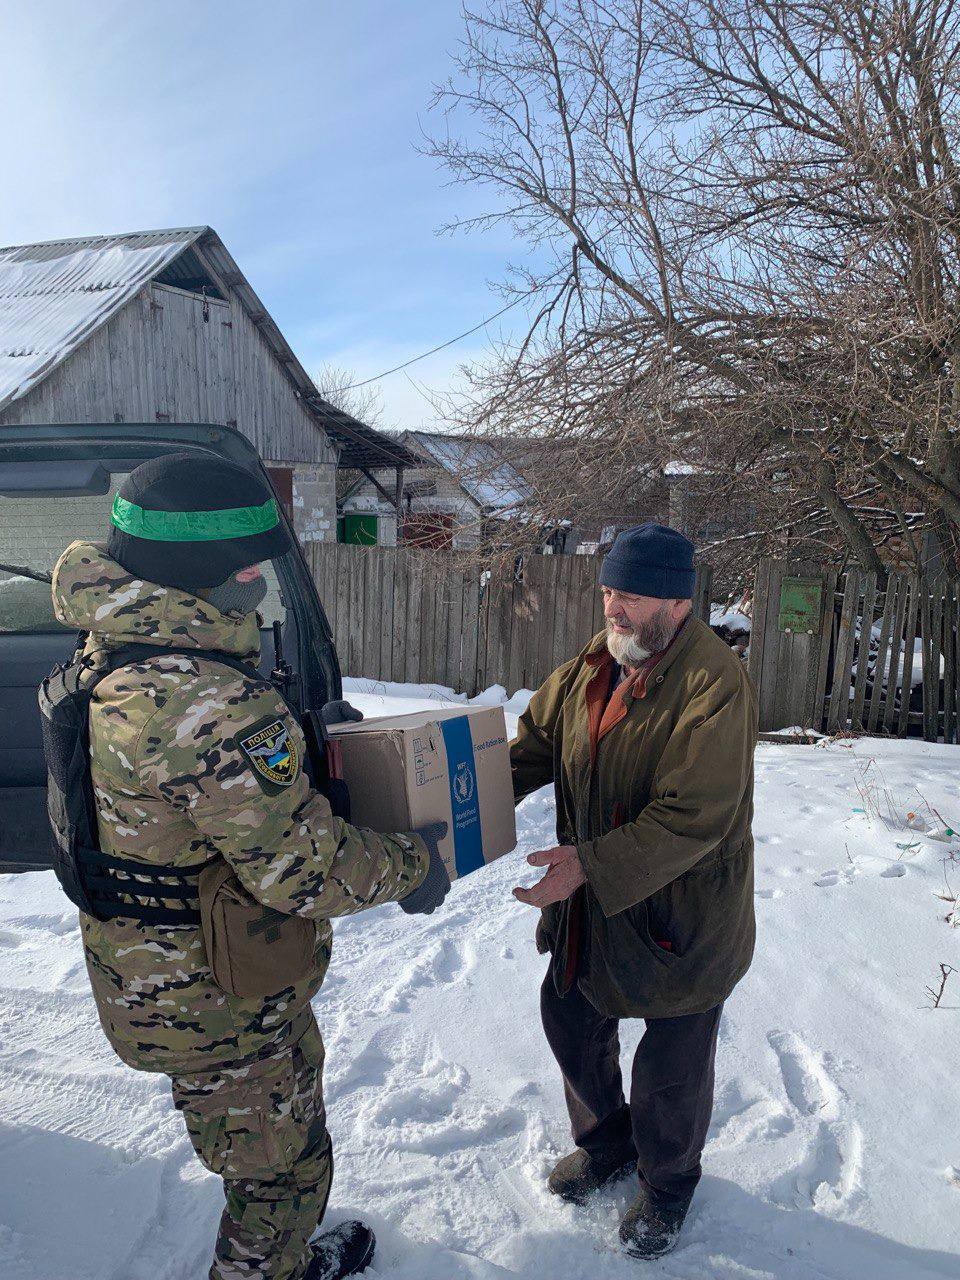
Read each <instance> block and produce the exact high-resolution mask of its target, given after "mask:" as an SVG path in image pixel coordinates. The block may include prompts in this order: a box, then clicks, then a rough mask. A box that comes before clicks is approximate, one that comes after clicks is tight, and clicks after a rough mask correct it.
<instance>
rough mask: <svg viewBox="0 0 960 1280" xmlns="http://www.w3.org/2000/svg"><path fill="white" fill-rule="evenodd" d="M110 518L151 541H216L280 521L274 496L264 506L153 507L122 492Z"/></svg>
mask: <svg viewBox="0 0 960 1280" xmlns="http://www.w3.org/2000/svg"><path fill="white" fill-rule="evenodd" d="M110 519H111V521H112V522H113V524H115V525H116V527H117V528H118V529H122V530H123V532H124V533H129V534H131V535H132V536H133V537H134V538H146V539H148V540H149V541H151V542H214V541H216V540H218V539H220V538H245V537H247V536H249V535H250V534H252V533H267V532H268V531H269V530H270V529H275V528H276V527H277V525H278V524H279V523H280V513H279V511H278V510H277V504H276V502H275V500H274V499H273V498H268V499H267V501H266V502H265V503H264V504H263V505H262V506H260V507H226V508H224V509H222V510H220V511H149V510H147V508H145V507H138V506H137V504H136V503H135V502H128V501H127V500H126V498H121V497H120V495H119V493H118V494H117V496H116V497H115V498H114V500H113V510H112V511H111V513H110Z"/></svg>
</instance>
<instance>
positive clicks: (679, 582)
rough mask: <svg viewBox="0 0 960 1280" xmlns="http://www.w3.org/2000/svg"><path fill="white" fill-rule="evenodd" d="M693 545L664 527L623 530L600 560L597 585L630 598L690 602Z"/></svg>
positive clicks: (674, 531)
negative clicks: (642, 597) (598, 582)
mask: <svg viewBox="0 0 960 1280" xmlns="http://www.w3.org/2000/svg"><path fill="white" fill-rule="evenodd" d="M696 576H697V575H696V570H695V569H694V567H693V543H692V542H691V541H690V539H689V538H685V537H684V536H683V534H682V533H677V531H676V529H668V528H667V526H666V525H663V524H653V523H648V524H640V525H637V527H636V528H635V529H625V530H624V531H623V533H619V534H617V537H616V540H615V542H614V544H613V546H612V547H611V548H610V550H609V551H608V552H607V554H606V555H605V556H604V558H603V564H602V565H601V566H600V585H601V586H602V587H610V588H612V590H614V591H626V592H627V593H628V594H629V595H632V596H653V597H655V598H657V599H659V600H692V599H693V584H694V580H695V579H696Z"/></svg>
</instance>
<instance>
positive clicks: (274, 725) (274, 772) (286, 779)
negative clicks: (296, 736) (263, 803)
mask: <svg viewBox="0 0 960 1280" xmlns="http://www.w3.org/2000/svg"><path fill="white" fill-rule="evenodd" d="M237 746H238V747H239V748H240V750H241V751H242V752H243V754H244V755H245V756H246V757H247V759H248V760H249V761H250V763H251V765H252V766H253V771H254V773H255V774H256V775H257V781H258V782H259V783H260V786H261V787H262V788H263V790H264V791H267V792H268V793H269V792H270V791H272V790H273V788H274V787H292V786H293V784H294V783H295V782H296V780H297V778H298V777H299V776H300V753H299V751H298V750H297V744H296V743H295V742H294V741H293V739H292V738H291V736H290V730H289V728H288V726H287V725H285V724H284V723H283V721H282V720H270V721H268V722H267V723H266V724H260V725H258V726H257V727H256V728H255V729H252V730H251V731H250V732H249V733H248V734H246V736H245V737H243V738H238V739H237ZM265 783H266V784H268V785H264V784H265Z"/></svg>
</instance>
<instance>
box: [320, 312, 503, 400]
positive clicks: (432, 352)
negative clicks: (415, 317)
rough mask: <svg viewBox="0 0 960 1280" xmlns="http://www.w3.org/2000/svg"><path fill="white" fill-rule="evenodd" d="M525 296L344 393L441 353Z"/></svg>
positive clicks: (354, 384) (496, 317)
mask: <svg viewBox="0 0 960 1280" xmlns="http://www.w3.org/2000/svg"><path fill="white" fill-rule="evenodd" d="M527 296H528V295H527V294H523V293H521V294H518V295H517V297H516V298H514V300H513V301H512V302H508V303H507V305H506V306H505V307H501V308H500V310H499V311H495V312H494V313H493V315H492V316H487V318H486V320H481V321H480V323H479V324H475V325H474V326H473V328H472V329H465V330H464V331H463V333H458V334H457V336H456V337H455V338H448V339H447V341H446V342H441V343H440V345H439V346H438V347H431V348H430V350H429V351H423V352H421V354H420V355H418V356H414V357H413V358H412V359H411V360H404V362H403V364H396V365H394V366H393V368H392V369H385V370H384V371H383V373H377V374H375V375H374V376H373V377H372V378H364V380H363V381H362V382H354V383H351V385H350V386H349V387H343V388H342V390H344V391H355V390H356V389H357V388H358V387H367V386H369V385H370V383H371V382H379V381H380V379H381V378H388V377H389V376H390V374H391V373H399V372H400V370H401V369H409V368H410V366H411V365H412V364H417V363H418V361H420V360H426V358H427V356H432V355H435V354H436V353H437V352H438V351H443V349H444V348H445V347H452V346H453V344H454V343H455V342H460V341H462V340H463V339H464V338H469V337H470V335H471V334H472V333H476V332H477V330H478V329H483V328H485V327H486V326H487V325H488V324H491V323H492V322H493V321H494V320H497V319H499V317H500V316H502V315H503V314H504V312H507V311H509V310H510V308H511V307H515V306H516V305H517V303H518V302H523V300H524V299H525V298H526V297H527Z"/></svg>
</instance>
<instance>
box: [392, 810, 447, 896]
mask: <svg viewBox="0 0 960 1280" xmlns="http://www.w3.org/2000/svg"><path fill="white" fill-rule="evenodd" d="M446 834H447V824H446V823H445V822H428V823H427V825H426V826H425V827H416V828H415V829H414V835H417V836H419V837H420V839H421V840H422V841H423V843H424V844H425V845H426V846H427V849H428V850H429V852H430V866H429V867H428V869H427V874H426V877H425V878H424V880H423V883H422V884H419V885H417V887H416V889H414V891H413V892H412V893H408V894H407V896H406V897H405V898H401V899H400V907H401V909H402V910H403V911H406V913H407V914H408V915H411V916H418V915H423V916H428V915H430V913H431V912H432V911H434V910H435V909H436V908H437V907H439V905H440V903H441V902H443V900H444V898H445V897H446V896H447V894H448V893H449V892H450V877H449V875H448V874H447V868H446V867H445V866H444V862H443V859H442V858H441V857H440V848H439V846H440V841H441V840H442V839H443V837H444V836H445V835H446Z"/></svg>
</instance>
